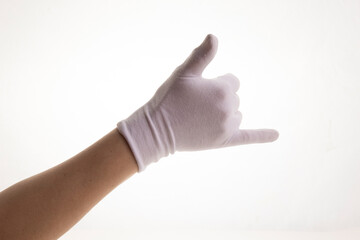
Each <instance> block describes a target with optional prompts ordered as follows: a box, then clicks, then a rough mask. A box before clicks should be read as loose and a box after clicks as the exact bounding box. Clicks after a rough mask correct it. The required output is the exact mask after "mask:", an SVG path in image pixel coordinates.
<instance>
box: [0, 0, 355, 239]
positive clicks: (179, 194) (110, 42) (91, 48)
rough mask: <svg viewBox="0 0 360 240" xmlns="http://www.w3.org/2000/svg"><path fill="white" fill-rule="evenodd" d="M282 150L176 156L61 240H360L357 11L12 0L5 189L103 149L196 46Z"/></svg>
mask: <svg viewBox="0 0 360 240" xmlns="http://www.w3.org/2000/svg"><path fill="white" fill-rule="evenodd" d="M208 33H212V34H214V35H216V36H217V37H218V39H219V49H218V54H217V56H216V57H215V59H214V60H213V62H212V63H211V64H210V65H209V67H208V69H207V70H206V72H205V75H204V76H205V77H216V76H217V75H222V74H225V73H227V72H232V73H233V74H235V75H236V76H237V77H238V78H239V79H240V82H241V87H240V90H239V92H238V93H239V95H240V99H241V104H240V110H241V111H242V113H243V123H242V126H241V127H243V128H257V127H259V128H262V127H267V128H276V129H277V130H278V131H279V132H280V138H279V139H278V141H277V142H274V143H271V144H264V145H251V146H241V147H235V148H228V149H220V150H211V151H203V152H193V153H176V154H175V155H173V156H170V157H168V158H166V159H162V160H160V162H159V163H156V164H153V165H151V166H149V167H148V168H147V170H146V171H145V172H143V173H141V174H136V175H135V176H134V177H132V178H131V179H130V180H128V181H127V182H125V183H124V184H122V185H121V186H120V187H118V188H117V189H116V190H115V191H113V192H112V193H111V194H110V195H109V196H107V197H106V198H105V199H104V200H103V201H102V202H100V203H99V204H98V205H97V206H96V207H95V208H94V209H93V210H92V211H91V212H90V213H89V214H88V215H87V216H86V217H85V218H84V219H83V220H82V221H81V222H79V223H78V224H77V225H76V226H75V227H74V228H73V229H72V230H71V231H70V232H68V233H67V234H66V235H64V237H63V238H62V239H99V238H102V239H152V238H154V239H169V238H170V239H184V238H186V239H220V238H222V239H239V238H241V239H289V237H290V238H291V239H310V238H311V237H313V238H314V239H358V238H359V237H360V230H359V229H360V174H359V171H360V154H359V153H360V141H359V135H360V127H359V117H360V107H359V103H360V79H359V77H360V2H359V1H356V0H353V1H350V0H347V1H346V0H343V1H340V0H333V1H303V0H298V1H259V0H257V1H253V0H252V1H250V0H249V1H230V0H221V1H215V0H213V1H193V0H179V1H165V0H158V1H146V0H143V1H109V0H108V1H104V0H101V1H100V0H93V1H89V0H86V1H85V0H82V1H81V0H68V1H45V0H44V1H41V0H36V1H25V0H22V1H10V0H0V190H3V189H5V188H6V187H8V186H9V185H11V184H13V183H15V182H17V181H19V180H21V179H24V178H26V177H29V176H31V175H33V174H36V173H38V172H41V171H43V170H45V169H47V168H49V167H52V166H54V165H56V164H58V163H60V162H62V161H64V160H66V159H68V158H69V157H71V156H73V155H74V154H76V153H78V152H79V151H81V150H83V149H84V148H85V147H87V146H89V145H90V144H92V143H93V142H94V141H96V140H97V139H99V138H100V137H102V136H103V135H105V134H106V133H107V132H108V131H110V130H112V129H113V128H115V126H116V123H117V122H118V121H120V120H122V119H124V118H126V117H128V116H129V115H130V114H131V113H132V112H133V111H135V110H136V109H137V108H138V107H140V106H141V105H143V104H144V103H145V102H146V101H147V100H148V99H149V98H150V97H151V96H152V95H153V93H154V92H155V91H156V89H157V88H158V87H159V86H160V85H161V84H162V82H163V81H165V80H166V78H167V77H168V76H169V75H170V74H171V72H172V71H173V69H174V68H175V67H176V66H177V65H178V64H180V63H181V62H182V61H183V60H184V59H185V58H186V57H187V56H188V54H189V53H190V52H191V51H192V49H193V48H195V47H196V46H197V45H198V44H200V43H201V42H202V40H203V38H204V37H205V36H206V34H208Z"/></svg>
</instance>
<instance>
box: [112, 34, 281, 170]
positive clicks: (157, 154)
mask: <svg viewBox="0 0 360 240" xmlns="http://www.w3.org/2000/svg"><path fill="white" fill-rule="evenodd" d="M217 45H218V42H217V39H216V37H215V36H213V35H208V36H207V37H206V38H205V40H204V42H203V43H202V44H201V45H200V46H199V47H197V48H196V49H194V51H193V52H192V53H191V55H190V56H189V57H188V58H187V59H186V60H185V62H184V63H183V64H181V65H180V66H179V67H177V68H176V69H175V71H174V72H173V73H172V75H171V76H170V77H169V78H168V79H167V80H166V81H165V82H164V83H163V84H162V85H161V86H160V88H159V89H158V90H157V91H156V93H155V95H154V96H153V97H152V98H151V99H150V101H149V102H147V103H146V104H145V105H144V106H142V107H141V108H139V109H138V110H137V111H136V112H134V113H133V114H132V115H131V116H130V117H129V118H127V119H125V120H123V121H121V122H119V123H118V130H119V132H120V133H121V134H122V135H123V136H124V137H125V138H126V140H127V142H128V144H129V146H130V148H131V149H132V151H133V154H134V156H135V158H136V161H137V164H138V167H139V171H143V170H144V169H145V168H146V166H147V165H149V164H150V163H152V162H156V161H158V160H159V159H160V158H162V157H165V156H167V155H169V153H172V154H173V153H174V152H176V151H196V150H205V149H213V148H222V147H229V146H237V145H242V144H250V143H265V142H272V141H275V140H276V139H277V138H278V136H279V134H278V132H277V131H276V130H273V129H246V130H245V129H239V126H240V123H241V119H242V115H241V113H240V111H238V108H239V102H240V101H239V97H238V96H237V94H236V91H237V90H238V89H239V85H240V83H239V80H238V79H237V78H236V77H235V76H234V75H232V74H226V75H223V76H219V77H217V78H214V79H204V78H203V77H202V72H203V71H204V69H205V68H206V66H207V65H208V64H209V63H210V62H211V60H212V59H213V58H214V56H215V54H216V51H217Z"/></svg>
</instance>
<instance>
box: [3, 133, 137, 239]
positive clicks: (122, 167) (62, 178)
mask: <svg viewBox="0 0 360 240" xmlns="http://www.w3.org/2000/svg"><path fill="white" fill-rule="evenodd" d="M137 171H138V166H137V164H136V161H135V158H134V156H133V154H132V152H131V149H130V148H129V146H128V144H127V142H126V140H125V139H124V137H123V136H122V135H121V134H120V133H119V132H118V131H117V130H116V129H114V130H113V131H111V132H110V133H108V134H107V135H106V136H104V137H103V138H102V139H100V140H99V141H97V142H96V143H94V144H93V145H91V146H90V147H88V148H87V149H85V150H84V151H82V152H80V153H79V154H77V155H76V156H74V157H72V158H70V159H69V160H67V161H65V162H63V163H61V164H59V165H57V166H55V167H53V168H51V169H49V170H47V171H45V172H42V173H40V174H37V175H35V176H32V177H30V178H27V179H25V180H23V181H21V182H19V183H16V184H14V185H13V186H11V187H9V188H7V189H5V190H4V191H2V192H0V223H1V224H0V239H7V240H10V239H17V240H19V239H57V238H59V237H60V236H61V235H63V234H64V233H65V232H66V231H68V230H69V229H70V228H71V227H72V226H74V225H75V224H76V223H77V222H78V221H79V220H80V219H81V218H82V217H83V216H84V215H85V214H86V213H87V212H88V211H89V210H90V209H91V208H93V207H94V206H95V205H96V204H97V203H98V202H99V201H100V200H101V199H102V198H104V197H105V196H106V195H107V194H108V193H110V192H111V191H112V190H113V189H114V188H116V187H117V186H118V185H119V184H120V183H122V182H123V181H125V180H126V179H128V178H129V177H130V176H132V175H133V174H135V173H136V172H137Z"/></svg>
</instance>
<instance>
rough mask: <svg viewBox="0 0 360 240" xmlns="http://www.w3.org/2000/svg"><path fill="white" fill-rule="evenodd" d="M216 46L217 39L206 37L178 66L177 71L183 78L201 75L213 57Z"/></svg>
mask: <svg viewBox="0 0 360 240" xmlns="http://www.w3.org/2000/svg"><path fill="white" fill-rule="evenodd" d="M217 46H218V41H217V38H216V37H215V36H214V35H212V34H209V35H207V36H206V38H205V40H204V41H203V42H202V43H201V45H200V46H198V47H197V48H195V49H194V50H193V51H192V53H191V54H190V56H189V57H188V58H187V59H186V60H185V62H184V63H183V64H182V65H180V66H179V68H178V71H180V73H181V74H182V75H185V76H194V75H196V76H199V75H201V74H202V72H203V71H204V69H205V68H206V66H207V65H208V64H209V63H210V62H211V60H212V59H213V58H214V57H215V54H216V51H217Z"/></svg>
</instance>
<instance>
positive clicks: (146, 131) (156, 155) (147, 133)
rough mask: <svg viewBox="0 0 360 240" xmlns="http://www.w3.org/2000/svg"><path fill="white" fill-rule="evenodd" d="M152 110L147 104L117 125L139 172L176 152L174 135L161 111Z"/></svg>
mask: <svg viewBox="0 0 360 240" xmlns="http://www.w3.org/2000/svg"><path fill="white" fill-rule="evenodd" d="M151 109H152V108H150V107H149V106H148V105H147V104H146V105H144V106H143V107H141V108H140V109H138V110H137V111H136V112H134V113H133V114H132V115H131V116H130V117H129V118H127V119H125V120H123V121H121V122H119V123H118V124H117V129H118V131H119V132H120V133H121V135H123V136H124V138H125V139H126V141H127V143H128V144H129V146H130V148H131V150H132V152H133V154H134V157H135V160H136V162H137V165H138V168H139V172H141V171H144V170H145V168H146V167H147V165H149V164H150V163H153V162H157V161H158V160H159V159H160V158H162V157H166V156H168V155H169V153H172V154H173V153H174V152H175V142H174V137H173V133H172V131H171V129H170V128H168V127H166V126H167V124H166V119H165V118H164V115H163V114H162V112H161V111H159V112H156V113H155V112H154V111H151Z"/></svg>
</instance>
